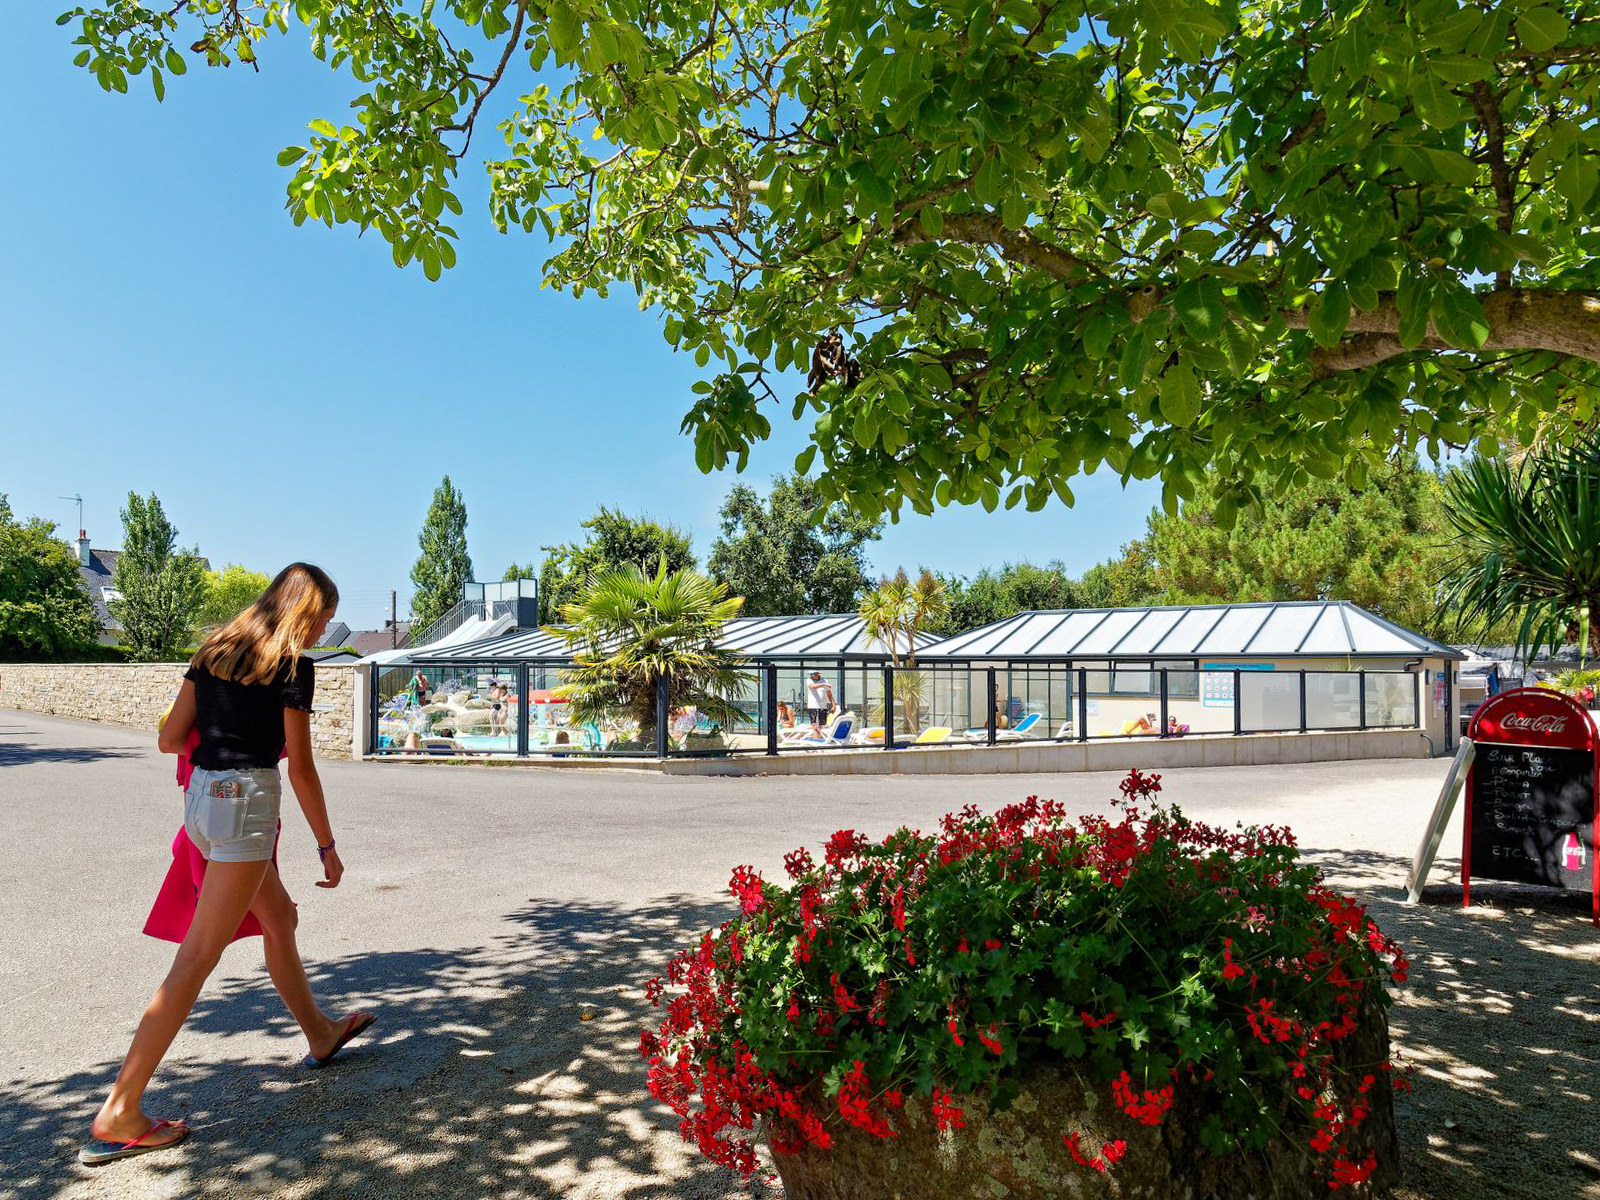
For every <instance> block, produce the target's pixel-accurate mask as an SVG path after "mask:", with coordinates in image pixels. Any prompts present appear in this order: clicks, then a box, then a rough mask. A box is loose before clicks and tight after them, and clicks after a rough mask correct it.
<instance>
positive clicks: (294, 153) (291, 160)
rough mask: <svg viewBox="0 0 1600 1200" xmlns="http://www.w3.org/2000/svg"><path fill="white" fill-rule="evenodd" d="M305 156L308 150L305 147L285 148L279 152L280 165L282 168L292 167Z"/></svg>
mask: <svg viewBox="0 0 1600 1200" xmlns="http://www.w3.org/2000/svg"><path fill="white" fill-rule="evenodd" d="M305 156H306V148H305V147H304V146H285V147H284V148H283V149H282V150H279V151H278V165H279V166H280V167H292V166H294V164H295V163H297V162H299V161H300V160H301V159H302V158H304V157H305Z"/></svg>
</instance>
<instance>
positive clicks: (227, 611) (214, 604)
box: [198, 563, 272, 627]
mask: <svg viewBox="0 0 1600 1200" xmlns="http://www.w3.org/2000/svg"><path fill="white" fill-rule="evenodd" d="M205 581H206V594H205V601H204V602H203V603H202V604H201V605H200V614H199V618H198V619H199V622H200V624H201V626H202V627H211V626H216V625H226V624H227V623H228V622H229V621H231V620H233V618H235V617H236V616H238V615H239V614H240V613H242V612H243V611H244V610H245V609H246V608H248V607H249V606H250V605H252V604H254V603H255V602H256V600H258V599H259V598H260V596H261V593H262V592H264V591H266V590H267V585H268V584H269V583H271V582H272V577H271V576H270V575H263V574H262V573H261V572H260V571H247V570H245V568H243V567H241V566H240V565H239V564H238V563H229V564H228V565H227V566H225V567H224V568H223V569H222V570H220V571H207V572H206V573H205Z"/></svg>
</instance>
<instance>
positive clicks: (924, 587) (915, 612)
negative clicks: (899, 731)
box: [860, 567, 950, 737]
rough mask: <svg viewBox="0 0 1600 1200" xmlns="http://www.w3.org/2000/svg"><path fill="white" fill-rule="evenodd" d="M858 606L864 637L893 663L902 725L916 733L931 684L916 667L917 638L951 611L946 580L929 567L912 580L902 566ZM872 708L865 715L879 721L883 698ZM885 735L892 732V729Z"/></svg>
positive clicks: (897, 707)
mask: <svg viewBox="0 0 1600 1200" xmlns="http://www.w3.org/2000/svg"><path fill="white" fill-rule="evenodd" d="M860 612H861V620H862V623H863V625H864V627H865V630H866V634H867V637H868V638H869V639H870V638H876V639H877V640H878V641H880V642H882V643H883V645H884V648H885V649H886V650H888V652H889V661H890V662H891V663H892V664H893V665H894V667H895V668H896V670H895V681H894V694H895V706H896V709H897V711H899V712H902V713H904V714H905V718H906V728H907V729H908V730H910V732H912V733H916V732H918V727H919V725H920V723H921V720H922V707H923V697H924V695H925V694H926V693H927V692H928V691H929V690H930V689H929V686H928V681H927V680H926V679H925V678H924V677H923V676H922V675H921V674H919V673H918V672H917V671H915V670H914V668H915V667H916V665H917V638H918V636H919V635H921V634H922V632H923V631H924V630H927V629H929V628H932V627H935V626H937V625H938V624H939V622H940V621H942V620H944V618H945V617H946V616H948V615H949V612H950V597H949V595H948V594H946V592H945V588H944V584H942V583H941V582H939V580H938V579H936V578H935V577H934V575H933V574H932V572H930V571H923V572H922V574H921V576H919V577H918V579H917V580H916V582H915V583H913V582H912V581H911V579H910V577H909V576H908V575H907V574H906V573H905V568H903V567H902V568H901V569H900V570H898V571H896V572H895V575H894V578H893V579H890V578H888V577H887V576H885V577H884V578H883V579H881V580H879V582H878V586H877V587H875V588H873V589H872V591H870V592H868V593H867V594H866V595H865V596H863V597H862V599H861V609H860ZM875 712H876V715H875V716H874V713H869V714H868V716H869V717H871V718H873V719H876V720H879V721H882V720H883V716H882V713H883V709H882V705H881V704H880V705H878V706H876V709H875ZM885 736H886V737H891V736H893V733H892V731H888V732H886V733H885Z"/></svg>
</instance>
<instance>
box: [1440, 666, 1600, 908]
mask: <svg viewBox="0 0 1600 1200" xmlns="http://www.w3.org/2000/svg"><path fill="white" fill-rule="evenodd" d="M1467 736H1468V737H1470V738H1471V739H1472V740H1473V742H1474V743H1475V753H1474V756H1473V759H1472V767H1471V771H1470V773H1469V775H1468V777H1467V819H1466V828H1465V831H1464V832H1465V845H1463V847H1462V853H1461V876H1462V879H1461V886H1462V899H1463V901H1464V902H1466V901H1470V898H1471V893H1470V887H1471V885H1470V881H1471V880H1472V879H1473V878H1477V879H1500V880H1508V881H1511V882H1514V883H1532V884H1541V885H1544V886H1546V887H1558V888H1567V889H1570V890H1574V891H1585V892H1590V893H1592V895H1593V896H1594V903H1595V905H1596V909H1595V911H1596V915H1597V917H1600V862H1596V859H1595V829H1596V817H1597V815H1600V810H1597V808H1596V802H1597V788H1596V782H1597V780H1596V773H1595V771H1596V759H1595V750H1596V731H1595V727H1594V723H1593V722H1592V721H1591V720H1590V718H1589V714H1588V713H1587V712H1586V711H1585V710H1584V709H1583V708H1582V707H1581V706H1580V705H1578V704H1577V703H1576V702H1575V701H1573V700H1571V699H1570V698H1568V697H1566V696H1563V695H1561V694H1560V693H1559V692H1553V691H1550V690H1549V689H1546V688H1518V689H1516V690H1514V691H1509V692H1501V693H1499V694H1498V695H1495V696H1492V697H1490V698H1489V700H1487V701H1486V702H1485V703H1484V704H1483V705H1482V706H1481V707H1480V708H1479V709H1478V711H1477V713H1476V714H1475V715H1474V717H1473V721H1472V725H1471V727H1470V728H1469V729H1468V731H1467Z"/></svg>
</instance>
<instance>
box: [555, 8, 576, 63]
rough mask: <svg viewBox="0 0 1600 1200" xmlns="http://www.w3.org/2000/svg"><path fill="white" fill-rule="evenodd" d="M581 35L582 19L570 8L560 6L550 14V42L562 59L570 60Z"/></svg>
mask: <svg viewBox="0 0 1600 1200" xmlns="http://www.w3.org/2000/svg"><path fill="white" fill-rule="evenodd" d="M582 37H583V20H582V18H580V17H579V16H578V14H577V13H576V12H575V11H574V10H573V9H571V8H567V7H565V6H562V7H560V8H557V9H555V11H553V12H552V13H551V14H550V44H551V45H552V46H553V47H555V51H556V55H557V57H558V58H560V59H562V60H563V61H567V60H570V59H571V58H572V56H573V53H574V52H575V51H576V50H577V48H578V43H579V41H580V40H581V39H582Z"/></svg>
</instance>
